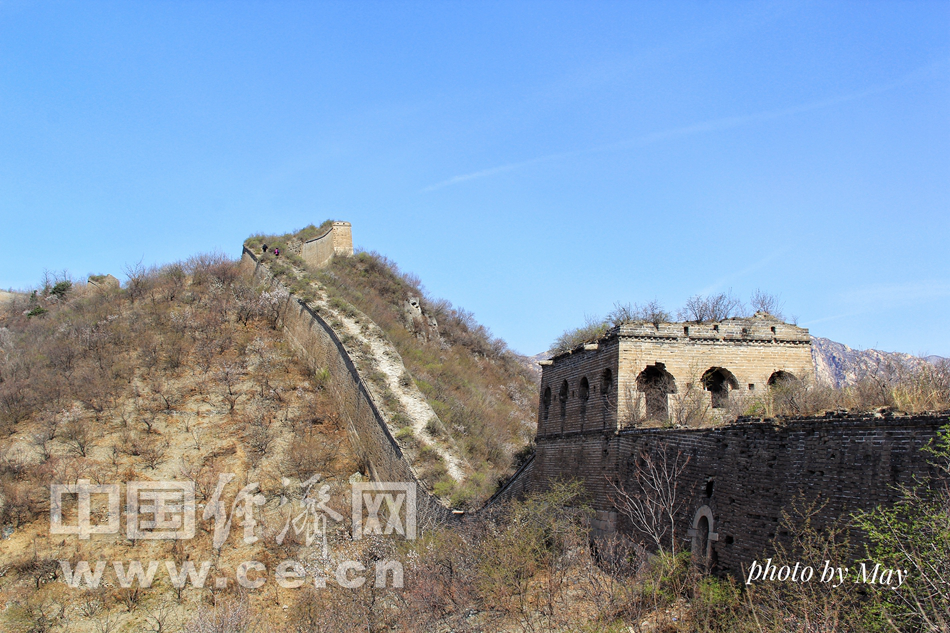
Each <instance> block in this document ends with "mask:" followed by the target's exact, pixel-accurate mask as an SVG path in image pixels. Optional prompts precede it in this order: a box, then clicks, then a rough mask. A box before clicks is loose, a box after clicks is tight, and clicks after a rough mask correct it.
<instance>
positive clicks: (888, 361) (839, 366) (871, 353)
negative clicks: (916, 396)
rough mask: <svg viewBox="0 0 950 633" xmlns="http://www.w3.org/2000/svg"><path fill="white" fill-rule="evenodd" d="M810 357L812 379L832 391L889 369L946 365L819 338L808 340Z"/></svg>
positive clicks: (939, 360) (935, 358) (939, 359)
mask: <svg viewBox="0 0 950 633" xmlns="http://www.w3.org/2000/svg"><path fill="white" fill-rule="evenodd" d="M811 344H812V348H811V355H812V359H813V360H814V361H815V378H816V379H817V381H818V382H819V383H823V384H826V385H830V386H832V387H838V388H840V387H847V386H849V385H853V384H854V383H855V382H857V381H858V380H860V379H861V378H862V377H864V376H866V375H868V374H869V373H875V372H878V371H880V370H881V369H882V368H885V367H888V366H907V367H916V366H918V365H919V364H920V363H925V362H929V363H931V364H937V363H946V362H947V359H946V358H943V357H941V356H927V357H925V358H921V357H920V356H914V355H912V354H903V353H900V352H882V351H880V350H876V349H866V350H856V349H852V348H850V347H848V346H847V345H845V344H843V343H837V342H835V341H832V340H830V339H826V338H822V337H820V336H813V337H811Z"/></svg>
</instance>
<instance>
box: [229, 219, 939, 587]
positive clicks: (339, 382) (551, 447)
mask: <svg viewBox="0 0 950 633" xmlns="http://www.w3.org/2000/svg"><path fill="white" fill-rule="evenodd" d="M299 254H300V256H301V257H303V258H304V259H305V261H307V263H308V264H309V265H311V266H317V267H319V266H322V265H325V264H326V263H327V262H328V261H329V260H330V258H332V257H334V256H345V255H348V254H352V236H351V232H350V225H349V223H344V222H337V223H334V225H333V226H332V227H331V229H330V230H329V231H328V232H327V233H326V234H324V235H321V236H319V237H317V238H315V239H313V240H310V241H308V242H305V243H304V244H303V245H301V247H300V251H299ZM242 268H243V269H244V270H245V271H246V272H247V273H249V274H252V275H253V276H254V279H255V280H256V281H257V282H258V283H260V284H264V285H269V286H271V287H273V288H282V289H283V290H287V289H286V287H285V286H284V285H283V284H282V283H281V282H280V280H278V279H277V278H276V277H275V276H274V275H273V274H272V272H271V271H270V270H269V269H268V268H267V266H266V265H265V263H263V262H262V261H261V257H259V256H258V255H257V254H256V253H254V252H252V251H251V250H250V249H248V248H246V247H245V248H244V252H243V255H242ZM311 303H312V302H311ZM318 310H320V308H319V306H318V308H317V310H315V309H314V308H313V307H311V305H308V303H307V302H306V301H304V300H302V299H300V298H298V297H296V296H294V295H293V294H289V296H288V300H287V303H286V307H285V309H284V316H283V325H284V329H285V330H286V332H287V335H288V338H289V339H290V341H291V342H292V344H293V345H294V346H295V347H296V349H297V350H298V352H299V353H300V354H301V355H302V356H303V358H305V359H306V360H307V362H308V363H309V364H310V366H311V368H312V369H314V370H315V371H320V370H324V369H325V370H327V372H328V373H329V376H330V379H329V381H328V388H329V389H331V390H332V393H333V394H334V396H335V397H336V399H337V402H338V403H339V407H340V413H341V415H342V416H343V418H344V419H345V420H346V422H347V425H348V428H349V432H350V436H351V439H352V441H353V445H354V447H355V449H356V451H357V453H358V454H359V456H360V458H361V460H362V461H363V463H364V464H365V465H366V467H367V470H368V472H369V474H370V476H371V477H372V478H373V479H374V480H377V481H415V482H417V483H419V479H418V477H417V476H416V473H415V472H414V470H413V466H412V464H411V460H410V459H409V458H408V456H407V455H406V454H405V452H404V451H403V450H402V448H401V447H400V445H399V442H398V441H397V440H396V439H395V438H394V436H393V430H392V427H391V425H390V424H389V423H387V419H386V415H384V413H382V412H381V407H380V406H379V405H378V404H377V402H376V398H374V395H373V389H372V387H370V386H368V384H367V382H366V381H365V380H364V378H363V376H362V375H361V371H360V369H359V367H358V363H357V362H355V361H354V351H353V350H351V349H348V347H347V345H346V344H345V343H344V342H343V341H344V339H345V337H346V335H347V332H348V331H349V330H347V331H340V332H338V331H337V330H338V329H340V328H342V326H341V324H340V323H339V322H338V321H337V320H336V319H335V318H332V319H329V321H334V323H333V324H331V323H330V322H328V318H326V314H325V313H324V314H323V315H321V314H320V313H318ZM392 353H394V351H393V352H392ZM397 357H398V355H397ZM400 365H401V364H400ZM811 372H812V365H811V364H810V343H809V338H808V332H807V330H803V329H801V328H797V327H795V326H792V325H789V324H786V323H782V322H780V321H778V320H776V319H773V318H771V317H768V315H761V314H757V315H756V316H755V317H753V318H751V319H733V320H729V321H725V322H722V323H718V324H703V325H700V324H670V323H664V324H655V325H654V324H630V325H623V326H619V327H617V328H615V329H614V330H612V331H611V332H608V334H607V335H606V336H605V337H604V338H602V339H601V340H600V341H598V342H596V343H589V344H586V345H582V346H579V347H578V348H577V349H575V350H571V351H569V352H565V353H563V354H560V355H559V356H556V357H554V358H553V359H551V360H550V361H546V362H542V378H541V386H540V402H539V408H538V431H537V436H536V440H535V441H536V450H535V453H534V455H533V456H531V457H530V458H529V459H528V460H527V461H526V462H525V463H524V464H523V465H522V466H521V468H520V469H519V470H518V472H517V473H515V475H514V476H512V477H511V478H510V479H509V480H508V482H507V483H506V484H505V485H504V487H502V488H501V489H500V490H499V491H498V492H497V493H496V494H495V495H494V496H493V497H492V498H491V499H490V500H489V501H488V503H487V504H486V505H487V506H491V505H493V504H495V503H497V502H499V501H502V500H506V499H512V498H516V497H521V496H523V495H525V494H528V493H530V492H537V491H543V490H544V489H546V488H547V487H548V486H549V485H550V484H551V482H554V481H557V480H563V479H579V480H580V481H581V482H582V484H583V489H584V490H585V494H586V501H587V502H589V503H590V504H591V506H592V507H593V509H594V510H595V515H594V518H593V519H592V525H591V527H592V534H593V535H594V536H597V535H604V534H609V533H612V532H614V531H616V530H621V531H630V530H631V529H632V527H631V525H630V524H629V521H627V520H626V519H625V518H624V516H623V513H622V512H619V513H618V510H617V507H616V505H617V497H618V490H619V489H623V490H625V491H626V492H628V493H631V494H636V493H637V492H640V490H638V472H640V469H641V468H642V466H643V463H644V460H645V459H652V460H654V461H661V460H663V459H666V460H668V461H669V462H670V463H672V462H675V463H676V464H677V465H679V466H682V472H681V474H680V477H679V480H678V489H679V491H680V494H681V498H682V502H683V504H682V508H681V511H680V512H679V514H678V516H677V518H676V523H677V526H676V527H677V533H678V534H680V535H681V537H682V538H684V540H683V542H682V543H681V547H686V548H689V549H691V550H692V551H693V553H694V555H695V556H696V558H697V560H698V561H701V562H703V563H704V564H705V565H706V567H707V568H708V569H710V570H715V571H717V572H725V573H741V569H742V566H743V565H746V566H747V565H748V563H749V562H750V561H751V560H753V559H754V558H756V557H758V556H760V555H762V554H763V552H767V551H768V548H769V547H771V546H773V545H774V543H775V542H776V539H778V541H779V542H782V540H783V538H784V539H785V540H786V541H787V540H788V537H789V535H788V534H787V533H784V532H783V530H784V527H783V526H782V520H783V515H786V514H794V512H795V509H796V508H799V507H802V506H803V505H809V504H812V505H814V507H815V508H816V512H817V514H816V515H815V516H814V521H815V525H816V526H817V527H819V528H820V527H823V526H829V525H831V524H833V523H834V522H835V521H837V520H838V519H840V518H841V517H846V516H848V515H849V514H850V513H853V512H855V511H859V510H870V509H873V508H874V507H876V506H878V505H880V504H889V503H894V502H895V501H896V500H897V499H898V498H899V492H898V487H899V486H902V485H905V486H906V485H913V484H914V483H915V482H917V481H925V480H932V481H938V480H939V477H940V476H941V474H940V472H939V471H938V470H937V469H936V468H935V467H934V466H932V465H931V464H929V463H928V462H927V460H926V459H925V455H923V454H922V452H921V449H922V448H923V447H924V446H926V445H927V444H928V443H930V442H931V441H932V440H934V439H935V438H936V437H937V436H938V433H939V432H940V429H941V427H943V426H945V425H947V423H948V415H947V414H946V413H942V414H931V415H913V416H911V415H900V414H893V415H892V414H891V413H889V412H884V413H877V414H867V415H853V416H847V415H844V416H842V415H837V414H836V415H829V416H826V417H818V418H800V419H791V420H772V419H756V420H740V421H739V422H737V423H732V424H726V425H721V426H717V427H713V428H644V427H643V426H642V425H641V424H640V423H641V422H643V421H644V420H645V419H646V418H648V417H650V416H651V415H665V416H668V417H669V418H672V419H674V420H675V419H676V416H677V415H679V414H678V413H677V409H676V406H675V402H676V400H677V398H678V397H685V395H686V394H688V393H691V390H693V391H698V392H699V393H700V395H701V397H702V398H705V399H706V400H707V401H708V402H707V404H708V405H709V406H711V407H712V408H723V407H726V406H728V403H729V398H730V397H733V398H734V397H737V396H739V395H742V394H746V395H747V394H751V393H754V392H756V391H757V390H758V391H759V392H761V391H762V390H767V389H769V388H771V387H772V386H774V385H776V384H778V383H780V382H781V381H784V380H797V379H802V378H808V377H810V373H811ZM424 415H428V414H424ZM417 490H418V491H419V494H418V501H417V503H418V506H419V508H420V511H421V512H422V513H423V514H425V515H427V516H430V517H432V518H435V519H444V518H447V517H449V516H452V512H451V510H450V509H449V508H447V507H446V505H445V504H444V503H443V502H442V501H441V500H439V499H438V498H437V497H435V496H433V495H431V494H430V493H429V492H428V491H427V490H426V488H425V487H424V486H423V485H421V484H420V485H417ZM859 538H860V537H859Z"/></svg>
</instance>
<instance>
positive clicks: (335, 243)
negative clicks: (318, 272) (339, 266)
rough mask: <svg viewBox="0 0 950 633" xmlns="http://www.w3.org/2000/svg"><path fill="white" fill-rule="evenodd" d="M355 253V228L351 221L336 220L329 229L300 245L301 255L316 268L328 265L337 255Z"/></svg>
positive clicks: (347, 255) (346, 255) (344, 255)
mask: <svg viewBox="0 0 950 633" xmlns="http://www.w3.org/2000/svg"><path fill="white" fill-rule="evenodd" d="M352 254H353V229H352V227H351V226H350V223H349V222H334V223H333V224H332V225H331V226H330V228H329V230H328V231H327V232H326V233H324V234H323V235H321V236H320V237H315V238H313V239H312V240H308V241H306V242H304V243H303V244H301V245H300V257H302V258H303V260H304V261H305V262H307V264H309V265H310V266H313V267H314V268H322V267H323V266H326V265H327V264H328V263H329V262H330V260H331V259H333V257H334V256H335V255H340V256H343V257H349V256H350V255H352Z"/></svg>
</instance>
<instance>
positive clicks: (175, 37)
mask: <svg viewBox="0 0 950 633" xmlns="http://www.w3.org/2000/svg"><path fill="white" fill-rule="evenodd" d="M948 211H950V3H947V2H933V3H928V2H905V3H899V2H876V3H875V2H862V3H856V2H841V3H834V2H776V3H739V2H720V3H711V2H680V3H677V2H670V3H658V2H619V3H613V2H583V3H582V2H569V3H558V2H537V3H521V2H504V3H493V2H432V3H398V2H378V3H373V2H356V3H317V2H301V3H289V2H286V3H282V2H246V3H240V2H214V3H209V2H122V3H118V2H117V3H94V2H84V3H51V2H46V3H34V2H19V1H9V0H0V218H2V229H0V231H2V234H3V235H4V237H5V239H4V240H3V242H4V243H3V246H2V247H0V287H4V288H10V287H12V288H24V287H28V286H33V285H36V284H37V283H38V282H39V280H40V278H41V276H42V273H43V270H44V269H49V270H51V271H60V270H68V271H69V272H70V273H71V274H73V275H74V276H77V277H78V276H85V275H86V274H89V273H103V272H111V273H113V274H115V275H117V276H119V277H122V271H123V269H124V267H125V266H126V265H127V264H131V263H135V262H138V261H139V260H142V261H143V263H145V264H146V265H151V264H161V263H166V262H171V261H175V260H178V259H182V258H186V257H188V256H189V255H192V254H195V253H199V252H207V251H212V250H215V249H218V250H221V251H224V252H225V253H228V254H230V255H232V256H237V255H238V254H239V253H240V245H241V242H242V241H243V239H244V238H245V237H246V236H248V235H250V234H252V233H256V232H284V231H288V230H292V229H296V228H300V227H302V226H304V225H306V224H308V223H311V222H312V223H319V222H321V221H322V220H324V219H326V218H334V219H343V220H348V221H350V222H352V223H353V235H354V241H355V243H356V244H357V246H362V247H363V248H366V249H368V250H377V251H379V252H381V253H383V254H385V255H387V256H388V257H390V258H391V259H393V260H395V261H396V262H398V263H399V264H400V266H401V267H402V268H403V269H404V270H407V271H410V272H413V273H416V274H417V275H419V276H420V277H421V278H422V279H423V281H424V283H425V284H426V287H427V289H428V290H429V292H430V293H431V294H433V295H435V296H440V297H445V298H447V299H449V300H451V301H452V302H454V303H455V304H456V305H460V306H462V307H465V308H466V309H468V310H471V311H473V312H474V313H475V315H476V318H478V319H479V320H480V321H481V322H482V323H484V324H486V325H487V326H488V327H490V328H491V329H492V331H493V332H494V334H495V335H497V336H501V337H502V338H504V339H505V340H507V341H508V342H509V344H510V345H511V346H512V347H513V348H514V349H516V350H517V351H520V352H523V353H527V354H533V353H537V352H539V351H542V350H544V349H546V348H547V347H548V345H549V343H550V342H551V341H552V340H553V339H554V338H555V337H556V336H557V335H558V334H560V333H561V332H562V331H563V330H565V329H567V328H570V327H573V326H576V325H579V324H582V323H583V321H584V318H585V315H603V314H605V313H607V312H608V311H609V310H610V309H611V308H612V306H613V304H614V302H617V301H621V302H645V301H649V300H652V299H657V300H659V301H660V302H661V303H663V304H664V305H666V306H668V307H670V308H676V307H678V306H679V305H681V304H682V303H683V302H684V301H685V300H686V299H687V298H688V297H690V296H691V295H694V294H697V293H709V292H719V291H728V290H730V289H731V290H732V292H733V293H735V294H736V295H739V296H740V297H742V298H746V297H748V295H749V294H750V293H751V292H752V291H753V290H754V289H756V288H762V289H764V290H768V291H771V292H773V293H776V294H779V295H781V298H782V300H783V301H784V303H785V312H786V314H787V315H790V316H791V315H794V316H796V317H797V318H798V321H799V323H800V324H802V325H804V326H806V327H809V328H810V329H811V331H812V333H813V334H815V335H818V336H826V337H829V338H832V339H834V340H837V341H840V342H843V343H846V344H849V345H851V346H853V347H861V348H864V347H876V348H879V349H884V350H889V351H904V352H910V353H927V354H940V355H944V356H950V329H948V328H947V324H948V314H950V271H948V266H947V261H948V255H947V239H948V237H950V213H948Z"/></svg>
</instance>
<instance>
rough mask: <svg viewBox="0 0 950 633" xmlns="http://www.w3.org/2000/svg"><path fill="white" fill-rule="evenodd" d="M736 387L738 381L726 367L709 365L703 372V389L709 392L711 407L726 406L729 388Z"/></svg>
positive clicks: (737, 386) (719, 407)
mask: <svg viewBox="0 0 950 633" xmlns="http://www.w3.org/2000/svg"><path fill="white" fill-rule="evenodd" d="M738 388H739V381H738V380H736V377H735V376H733V375H732V372H731V371H729V370H728V369H724V368H722V367H710V368H709V369H707V370H706V373H704V374H703V389H705V390H706V391H708V392H709V393H710V394H711V397H712V408H713V409H723V408H725V407H727V406H728V405H729V390H730V389H738Z"/></svg>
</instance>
